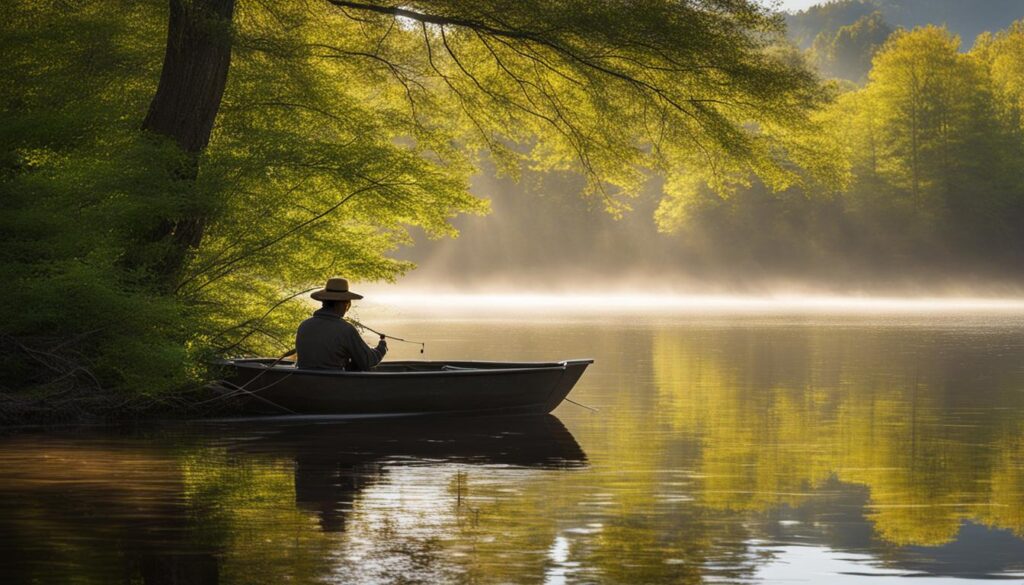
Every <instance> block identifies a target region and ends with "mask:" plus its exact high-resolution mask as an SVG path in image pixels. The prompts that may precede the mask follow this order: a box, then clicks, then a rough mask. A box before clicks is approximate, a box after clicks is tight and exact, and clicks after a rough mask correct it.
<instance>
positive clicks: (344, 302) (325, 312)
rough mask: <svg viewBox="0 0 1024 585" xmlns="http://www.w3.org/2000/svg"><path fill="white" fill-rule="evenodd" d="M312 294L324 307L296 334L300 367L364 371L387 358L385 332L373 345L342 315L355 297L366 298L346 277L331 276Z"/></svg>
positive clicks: (300, 327)
mask: <svg viewBox="0 0 1024 585" xmlns="http://www.w3.org/2000/svg"><path fill="white" fill-rule="evenodd" d="M311 296H312V297H313V299H315V300H318V301H320V302H321V303H322V307H321V308H320V309H318V310H317V311H316V312H315V313H313V316H312V317H310V318H309V319H306V320H305V321H303V322H302V324H301V325H299V330H298V332H296V334H295V350H296V352H297V353H298V357H297V358H296V359H297V363H296V365H297V366H298V367H300V368H311V369H316V370H348V371H355V372H365V371H368V370H370V369H371V368H373V367H374V366H376V365H377V364H378V363H380V360H382V359H384V354H386V353H387V352H388V344H387V342H386V341H384V336H383V335H381V336H380V341H379V342H378V343H377V347H370V346H369V345H367V344H366V342H365V341H363V338H362V337H360V336H359V332H358V331H356V328H355V327H353V326H352V324H351V323H349V322H348V321H345V320H344V319H343V318H342V317H344V316H345V312H346V311H348V310H349V308H351V307H352V301H353V300H358V299H361V298H363V296H362V295H359V294H356V293H354V292H352V291H350V290H349V289H348V281H347V280H345V279H344V278H331V279H329V280H328V281H327V286H325V287H324V288H322V289H320V290H318V291H316V292H314V293H313V294H312V295H311Z"/></svg>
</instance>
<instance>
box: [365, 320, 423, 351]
mask: <svg viewBox="0 0 1024 585" xmlns="http://www.w3.org/2000/svg"><path fill="white" fill-rule="evenodd" d="M345 320H346V321H348V322H349V323H351V324H353V325H355V326H356V327H358V328H359V329H365V330H367V331H369V332H370V333H376V334H377V335H380V336H381V337H384V338H387V339H393V340H395V341H401V342H402V343H412V344H413V345H418V346H420V353H423V352H424V351H426V349H427V344H426V343H424V342H422V341H412V340H409V339H402V338H401V337H395V336H393V335H387V334H385V333H381V332H380V331H377V330H376V329H374V328H372V327H367V326H366V325H363V324H362V323H360V322H359V321H356V320H355V319H353V318H352V317H345Z"/></svg>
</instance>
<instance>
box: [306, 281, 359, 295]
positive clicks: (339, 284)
mask: <svg viewBox="0 0 1024 585" xmlns="http://www.w3.org/2000/svg"><path fill="white" fill-rule="evenodd" d="M309 296H311V297H313V298H314V299H316V300H318V301H350V300H355V299H361V298H363V295H360V294H356V293H354V292H352V291H350V290H348V281H347V280H345V279H344V278H330V279H328V280H327V286H325V287H323V288H322V289H320V290H318V291H315V292H314V293H313V294H311V295H309Z"/></svg>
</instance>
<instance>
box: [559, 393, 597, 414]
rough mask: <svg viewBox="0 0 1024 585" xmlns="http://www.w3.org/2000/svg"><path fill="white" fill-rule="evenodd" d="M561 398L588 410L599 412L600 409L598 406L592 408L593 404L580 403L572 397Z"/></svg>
mask: <svg viewBox="0 0 1024 585" xmlns="http://www.w3.org/2000/svg"><path fill="white" fill-rule="evenodd" d="M563 400H565V401H566V402H571V403H573V404H575V405H576V406H581V407H583V408H586V409H587V410H589V411H590V412H601V409H599V408H594V407H593V406H587V405H586V404H580V403H579V402H576V401H575V400H573V399H572V398H569V397H566V398H563Z"/></svg>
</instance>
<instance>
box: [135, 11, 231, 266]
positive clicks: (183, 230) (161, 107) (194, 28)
mask: <svg viewBox="0 0 1024 585" xmlns="http://www.w3.org/2000/svg"><path fill="white" fill-rule="evenodd" d="M170 4H171V10H170V18H169V19H168V27H167V51H166V53H165V54H164V64H163V71H162V72H161V74H160V84H159V85H158V86H157V90H156V95H155V96H154V97H153V101H152V103H150V105H149V113H148V114H147V115H146V119H145V120H144V121H143V123H142V128H143V130H148V131H150V132H153V133H155V134H159V135H162V136H166V137H169V138H171V139H173V140H174V141H175V142H176V143H177V144H178V146H179V147H181V149H182V150H183V151H185V152H186V153H187V154H188V155H189V156H188V162H187V163H186V164H185V165H184V166H183V167H181V168H178V169H175V171H174V173H175V175H176V178H179V179H181V180H183V181H188V182H194V181H195V179H196V176H197V174H198V172H199V168H198V160H199V154H200V153H201V152H202V151H203V149H205V148H206V145H207V144H209V142H210V132H211V131H212V130H213V123H214V120H215V119H216V117H217V110H218V109H219V108H220V102H221V98H222V97H223V95H224V86H225V85H226V84H227V79H228V68H229V67H230V65H231V19H232V16H233V13H234V7H235V0H170ZM206 220H207V218H206V216H205V214H204V213H203V212H202V211H201V210H199V209H192V210H184V212H183V213H182V214H181V216H180V217H173V218H166V219H164V220H163V221H162V222H161V224H160V225H159V226H158V227H157V228H156V230H154V232H153V233H152V234H151V238H150V239H151V241H163V240H169V242H170V244H171V247H170V249H169V251H168V253H167V254H166V256H165V257H164V258H163V259H162V260H161V261H160V262H159V263H158V265H156V266H155V267H154V269H155V272H156V275H155V276H156V277H157V278H158V280H159V281H161V282H162V283H163V284H167V285H169V284H172V283H173V281H174V280H175V279H176V278H177V276H178V275H179V273H180V271H181V268H182V266H183V265H184V262H185V260H186V259H187V257H188V254H189V252H190V251H191V250H193V249H195V248H196V247H198V246H199V243H200V241H202V238H203V230H204V229H205V227H206Z"/></svg>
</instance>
